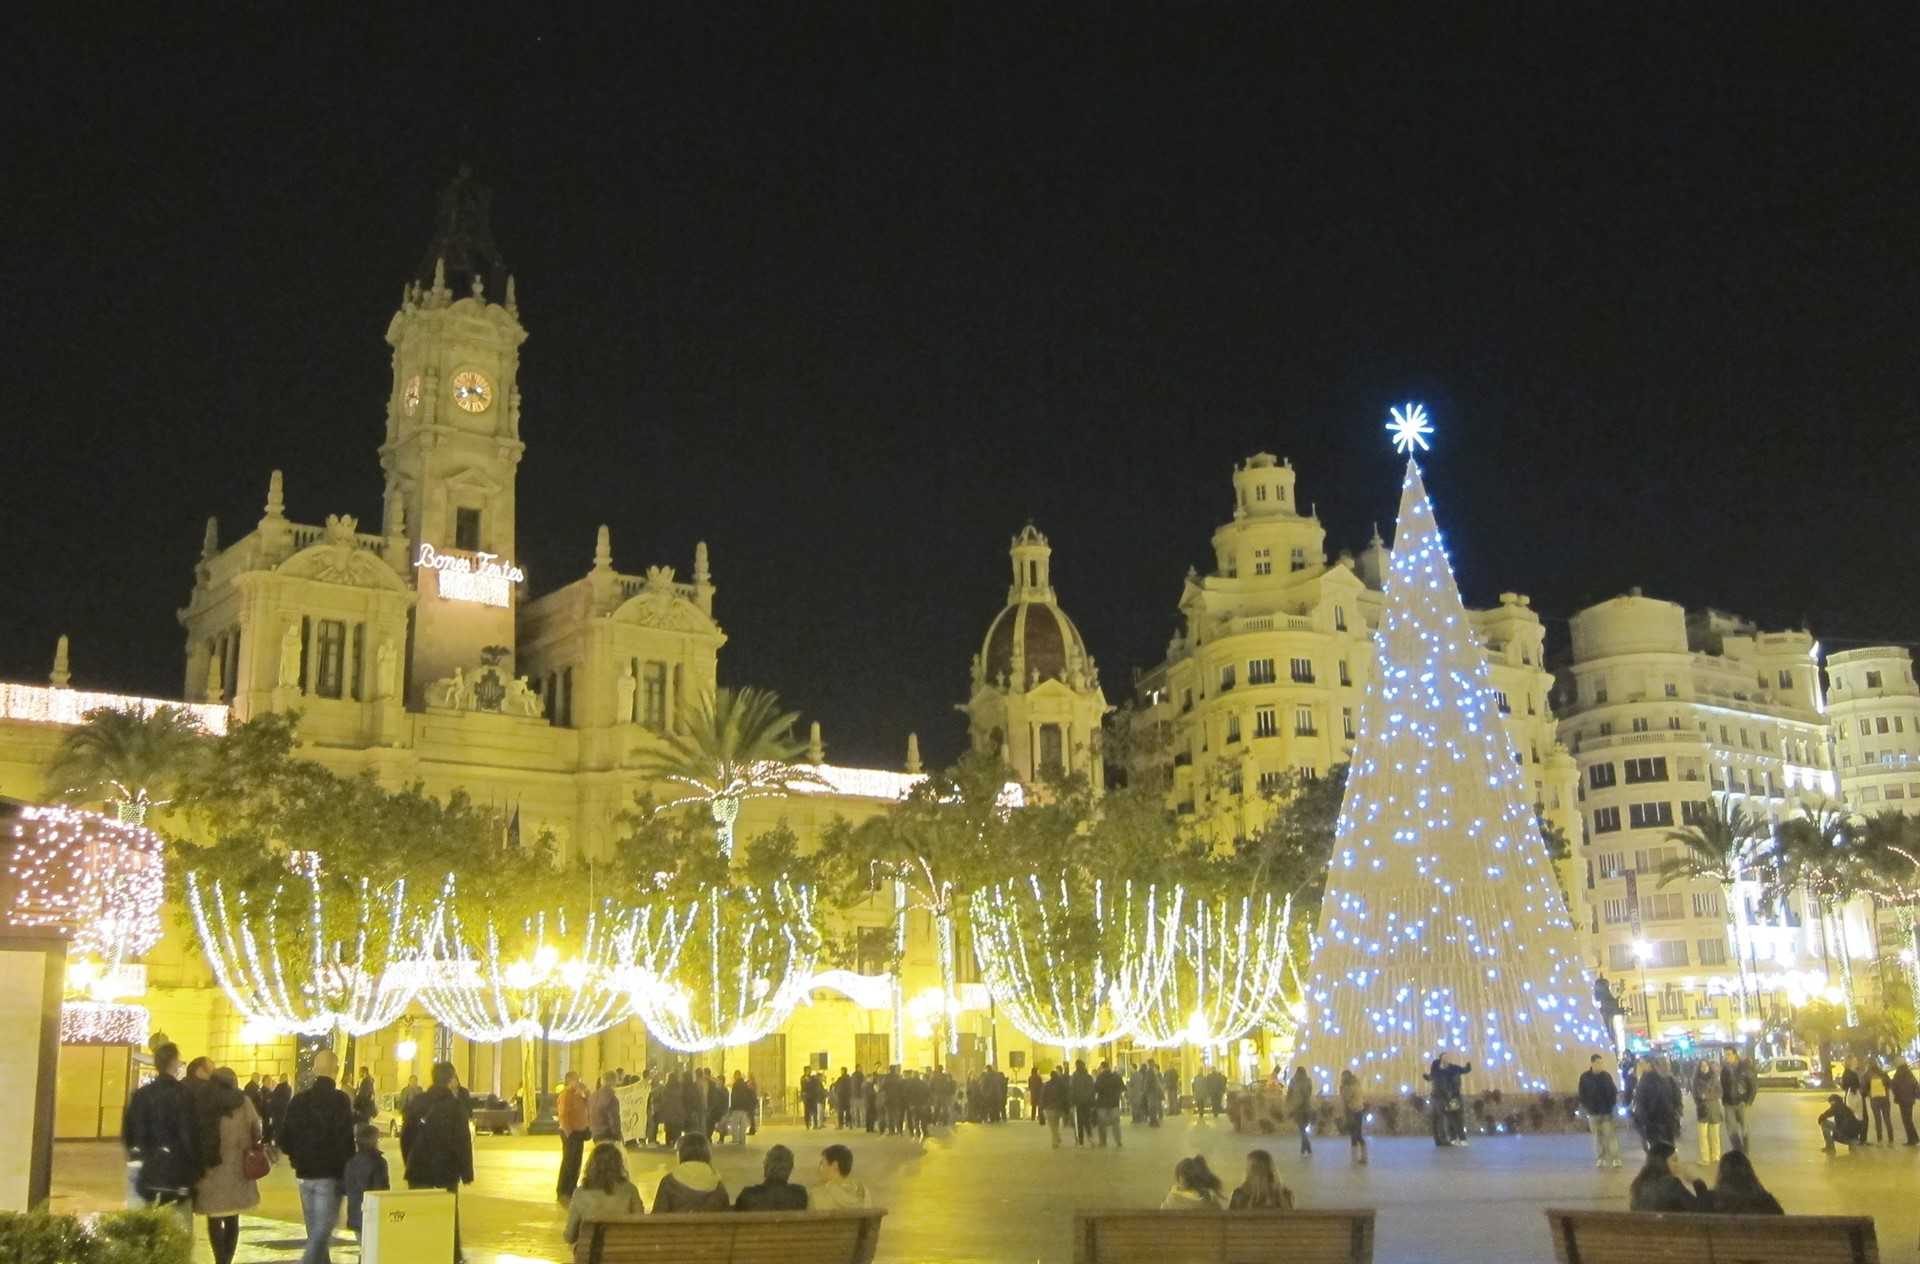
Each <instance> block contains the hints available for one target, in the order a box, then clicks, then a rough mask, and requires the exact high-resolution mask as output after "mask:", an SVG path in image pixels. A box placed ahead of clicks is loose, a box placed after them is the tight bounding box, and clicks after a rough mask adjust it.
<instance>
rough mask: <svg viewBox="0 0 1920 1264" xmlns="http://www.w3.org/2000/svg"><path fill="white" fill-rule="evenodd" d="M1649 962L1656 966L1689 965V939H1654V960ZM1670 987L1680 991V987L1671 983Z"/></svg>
mask: <svg viewBox="0 0 1920 1264" xmlns="http://www.w3.org/2000/svg"><path fill="white" fill-rule="evenodd" d="M1647 964H1649V965H1655V966H1684V965H1687V964H1688V961H1687V941H1686V940H1684V939H1660V940H1656V941H1654V945H1653V960H1652V961H1650V962H1648V963H1647ZM1669 989H1670V990H1672V991H1676V992H1677V991H1679V989H1678V988H1674V987H1672V986H1671V985H1669Z"/></svg>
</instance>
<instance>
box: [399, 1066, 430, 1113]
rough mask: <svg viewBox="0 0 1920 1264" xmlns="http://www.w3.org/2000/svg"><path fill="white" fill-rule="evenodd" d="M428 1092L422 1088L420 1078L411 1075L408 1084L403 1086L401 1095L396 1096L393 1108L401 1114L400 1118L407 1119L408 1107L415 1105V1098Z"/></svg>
mask: <svg viewBox="0 0 1920 1264" xmlns="http://www.w3.org/2000/svg"><path fill="white" fill-rule="evenodd" d="M426 1091H427V1090H425V1089H423V1088H421V1087H420V1077H419V1076H417V1075H409V1076H408V1077H407V1082H406V1084H405V1085H404V1086H402V1088H401V1089H400V1092H399V1094H398V1095H396V1096H395V1098H394V1101H393V1107H394V1109H395V1110H396V1111H398V1112H399V1114H400V1118H402V1119H405V1118H406V1117H407V1107H409V1106H411V1105H413V1099H414V1098H416V1097H418V1096H420V1094H422V1093H424V1092H426Z"/></svg>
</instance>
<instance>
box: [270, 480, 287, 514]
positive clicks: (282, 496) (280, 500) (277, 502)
mask: <svg viewBox="0 0 1920 1264" xmlns="http://www.w3.org/2000/svg"><path fill="white" fill-rule="evenodd" d="M286 514H287V497H286V480H285V478H284V477H283V476H282V475H281V473H280V471H279V470H275V471H274V472H273V473H271V474H269V475H267V517H269V518H284V517H286Z"/></svg>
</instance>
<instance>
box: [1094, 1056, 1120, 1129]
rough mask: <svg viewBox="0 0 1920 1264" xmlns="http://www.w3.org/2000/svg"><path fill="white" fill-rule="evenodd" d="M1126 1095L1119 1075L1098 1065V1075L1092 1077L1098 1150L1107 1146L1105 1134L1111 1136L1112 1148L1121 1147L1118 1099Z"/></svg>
mask: <svg viewBox="0 0 1920 1264" xmlns="http://www.w3.org/2000/svg"><path fill="white" fill-rule="evenodd" d="M1126 1093H1127V1082H1126V1081H1125V1080H1124V1079H1122V1078H1120V1073H1119V1072H1118V1071H1116V1070H1114V1069H1113V1068H1112V1067H1111V1066H1109V1065H1107V1064H1106V1063H1105V1062H1104V1061H1103V1062H1101V1064H1100V1074H1098V1075H1096V1076H1094V1077H1093V1124H1094V1130H1095V1132H1096V1133H1097V1134H1098V1136H1099V1138H1100V1142H1099V1144H1100V1148H1101V1149H1103V1150H1104V1149H1105V1148H1106V1145H1107V1134H1108V1133H1112V1134H1113V1148H1114V1149H1116V1150H1118V1149H1121V1148H1122V1146H1123V1142H1122V1141H1121V1138H1120V1099H1121V1098H1122V1097H1125V1096H1126Z"/></svg>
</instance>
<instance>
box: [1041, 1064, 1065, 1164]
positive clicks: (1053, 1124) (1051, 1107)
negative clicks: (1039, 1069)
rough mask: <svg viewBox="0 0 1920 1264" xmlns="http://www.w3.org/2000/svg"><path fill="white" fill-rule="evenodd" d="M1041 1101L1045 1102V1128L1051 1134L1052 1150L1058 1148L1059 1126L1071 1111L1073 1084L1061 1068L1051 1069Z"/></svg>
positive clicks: (1063, 1068)
mask: <svg viewBox="0 0 1920 1264" xmlns="http://www.w3.org/2000/svg"><path fill="white" fill-rule="evenodd" d="M1041 1096H1042V1100H1044V1101H1045V1102H1046V1114H1047V1128H1048V1130H1049V1131H1050V1132H1052V1133H1053V1148H1054V1149H1056V1150H1058V1149H1059V1148H1060V1124H1061V1121H1062V1120H1064V1119H1065V1118H1066V1117H1067V1115H1068V1112H1070V1111H1071V1110H1072V1109H1073V1082H1072V1081H1071V1080H1069V1079H1068V1078H1067V1070H1066V1068H1065V1067H1063V1066H1057V1065H1056V1066H1055V1067H1054V1068H1053V1076H1052V1078H1050V1079H1049V1080H1048V1081H1047V1087H1046V1088H1045V1090H1043V1092H1042V1094H1041Z"/></svg>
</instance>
